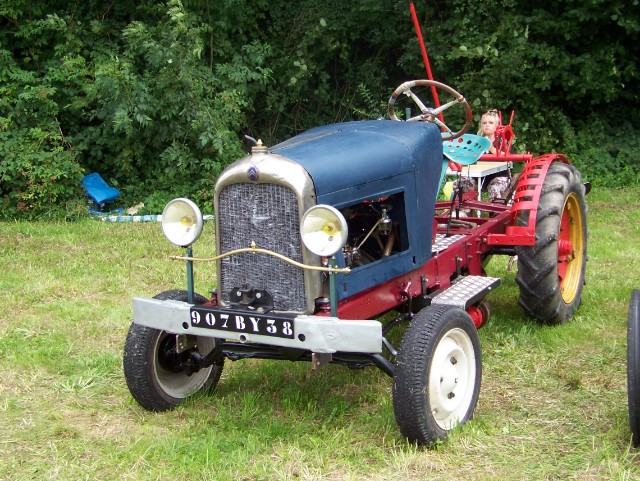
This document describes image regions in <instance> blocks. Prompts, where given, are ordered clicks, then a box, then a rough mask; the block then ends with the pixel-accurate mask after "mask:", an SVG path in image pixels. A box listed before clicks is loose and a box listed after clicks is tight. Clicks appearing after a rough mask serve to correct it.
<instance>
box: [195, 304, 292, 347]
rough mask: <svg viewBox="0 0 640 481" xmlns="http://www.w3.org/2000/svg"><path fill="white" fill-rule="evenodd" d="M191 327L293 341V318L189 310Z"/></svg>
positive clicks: (251, 313) (197, 308) (242, 312)
mask: <svg viewBox="0 0 640 481" xmlns="http://www.w3.org/2000/svg"><path fill="white" fill-rule="evenodd" d="M191 325H192V326H193V327H203V328H206V329H217V330H220V331H231V332H244V333H247V334H260V335H261V336H272V337H282V338H285V339H293V335H294V332H293V316H284V315H273V314H270V313H267V314H255V313H253V312H247V311H238V310H232V309H220V308H215V307H198V306H194V307H192V308H191Z"/></svg>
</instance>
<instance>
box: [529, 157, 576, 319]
mask: <svg viewBox="0 0 640 481" xmlns="http://www.w3.org/2000/svg"><path fill="white" fill-rule="evenodd" d="M585 194H586V192H585V187H584V185H583V184H582V183H581V179H580V172H578V170H576V168H575V167H573V166H572V165H568V164H563V163H560V162H554V163H552V164H551V166H550V167H549V170H548V171H547V175H546V177H545V179H544V183H543V186H542V193H541V195H540V201H539V206H538V213H537V218H536V226H535V230H536V243H535V245H533V246H520V247H516V254H517V256H518V273H517V275H516V283H517V284H518V286H519V288H520V299H519V303H520V305H521V306H522V308H523V309H524V311H525V314H526V315H527V316H529V317H531V318H534V319H537V320H538V321H540V322H542V323H545V324H561V323H563V322H565V321H566V320H567V319H569V318H571V317H572V316H573V314H574V313H575V311H576V310H577V309H578V306H580V302H581V299H582V287H583V285H584V279H585V269H586V263H587V204H586V201H585ZM525 222H526V219H520V220H519V223H520V224H524V223H525Z"/></svg>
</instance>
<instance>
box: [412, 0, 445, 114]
mask: <svg viewBox="0 0 640 481" xmlns="http://www.w3.org/2000/svg"><path fill="white" fill-rule="evenodd" d="M409 10H411V18H412V19H413V26H414V27H415V29H416V35H417V36H418V42H419V43H420V51H421V52H422V60H423V61H424V66H425V67H426V69H427V78H428V79H429V80H433V74H432V73H431V64H430V63H429V56H428V55H427V48H426V47H425V46H424V39H423V38H422V31H421V30H420V23H419V22H418V15H416V8H415V7H414V6H413V2H411V3H409ZM431 95H432V96H433V104H434V105H435V107H436V108H438V107H440V99H439V98H438V91H437V90H436V88H435V87H434V86H433V85H432V86H431ZM438 118H439V119H440V121H441V122H442V123H444V116H443V115H442V112H440V113H439V114H438Z"/></svg>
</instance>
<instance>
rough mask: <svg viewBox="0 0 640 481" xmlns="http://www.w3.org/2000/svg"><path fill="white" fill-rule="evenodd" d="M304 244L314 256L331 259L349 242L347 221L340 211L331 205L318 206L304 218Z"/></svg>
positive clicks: (302, 224) (301, 230) (307, 212)
mask: <svg viewBox="0 0 640 481" xmlns="http://www.w3.org/2000/svg"><path fill="white" fill-rule="evenodd" d="M300 233H301V234H302V242H304V245H305V246H307V249H309V250H310V251H311V252H313V253H314V254H317V255H319V256H325V257H329V256H332V255H334V254H335V253H336V252H338V251H339V250H340V249H342V246H344V244H345V242H346V241H347V235H348V233H349V230H348V228H347V221H346V220H345V218H344V216H343V215H342V214H341V213H340V211H338V209H336V208H334V207H331V206H330V205H316V206H313V207H311V208H310V209H309V210H308V211H306V212H305V213H304V215H303V216H302V223H301V224H300Z"/></svg>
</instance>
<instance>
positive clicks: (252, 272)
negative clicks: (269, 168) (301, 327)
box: [217, 183, 307, 311]
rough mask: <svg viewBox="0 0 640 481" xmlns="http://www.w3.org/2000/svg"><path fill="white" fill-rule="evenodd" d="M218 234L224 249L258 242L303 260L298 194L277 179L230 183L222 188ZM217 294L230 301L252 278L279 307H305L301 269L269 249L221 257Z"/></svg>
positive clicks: (284, 308) (299, 260) (262, 246)
mask: <svg viewBox="0 0 640 481" xmlns="http://www.w3.org/2000/svg"><path fill="white" fill-rule="evenodd" d="M218 226H219V232H218V233H217V235H218V236H219V240H220V253H224V252H228V251H230V250H233V249H239V248H242V247H249V246H250V245H251V242H252V241H254V242H255V243H256V247H259V248H262V249H269V250H272V251H275V252H277V253H279V254H282V255H284V256H287V257H288V258H290V259H293V260H295V261H298V262H302V249H301V244H300V243H301V239H300V221H299V213H298V200H297V198H296V195H295V193H294V192H293V191H292V190H290V189H288V188H287V187H284V186H281V185H278V184H249V183H246V184H245V183H241V184H231V185H227V186H226V187H224V188H223V189H222V191H221V192H220V197H219V203H218ZM220 274H221V285H220V286H218V295H219V296H221V297H222V299H223V300H224V301H225V302H229V291H230V290H231V289H233V288H234V287H242V286H243V285H244V284H248V285H249V286H250V287H253V288H256V289H264V290H267V291H269V293H271V295H272V296H273V301H274V305H275V308H276V309H278V310H284V311H306V310H307V305H306V300H305V289H304V273H303V271H302V269H300V268H298V267H294V266H292V265H291V264H289V263H287V262H285V261H283V260H280V259H278V258H276V257H273V256H270V255H266V254H253V253H243V254H238V255H233V256H230V257H226V258H224V259H223V260H222V261H221V271H220Z"/></svg>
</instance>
